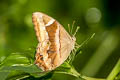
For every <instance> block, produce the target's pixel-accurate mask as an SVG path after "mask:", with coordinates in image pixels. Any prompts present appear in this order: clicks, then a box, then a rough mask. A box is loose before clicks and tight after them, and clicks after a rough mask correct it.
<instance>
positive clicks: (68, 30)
mask: <svg viewBox="0 0 120 80" xmlns="http://www.w3.org/2000/svg"><path fill="white" fill-rule="evenodd" d="M68 31H69V33H70V24H68Z"/></svg>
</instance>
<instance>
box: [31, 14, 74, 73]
mask: <svg viewBox="0 0 120 80" xmlns="http://www.w3.org/2000/svg"><path fill="white" fill-rule="evenodd" d="M32 21H33V24H34V29H35V32H36V36H37V40H38V45H37V49H36V55H35V58H36V60H35V64H36V65H37V66H38V67H40V68H41V69H42V70H43V71H49V70H54V69H55V68H57V67H58V66H60V65H61V64H62V63H63V62H64V61H65V60H66V59H67V58H68V56H69V55H70V53H71V51H72V50H73V49H74V45H75V41H76V38H75V37H74V36H73V37H71V36H70V35H69V34H68V32H67V31H66V30H65V29H64V27H63V26H62V25H61V24H60V23H59V22H58V21H56V20H55V19H54V18H52V17H50V16H48V15H46V14H44V13H41V12H35V13H33V15H32Z"/></svg>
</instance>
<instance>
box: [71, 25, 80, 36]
mask: <svg viewBox="0 0 120 80" xmlns="http://www.w3.org/2000/svg"><path fill="white" fill-rule="evenodd" d="M79 29H80V26H77V28H76V30H75V33H74V34H73V36H75V35H76V33H77V32H78V30H79Z"/></svg>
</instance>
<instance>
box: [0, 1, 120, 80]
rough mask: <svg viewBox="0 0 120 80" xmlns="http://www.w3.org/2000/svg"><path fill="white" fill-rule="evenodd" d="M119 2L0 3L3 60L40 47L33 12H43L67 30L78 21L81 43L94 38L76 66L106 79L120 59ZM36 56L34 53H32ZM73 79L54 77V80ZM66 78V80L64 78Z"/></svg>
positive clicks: (91, 74) (79, 41)
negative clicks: (34, 26) (68, 26)
mask: <svg viewBox="0 0 120 80" xmlns="http://www.w3.org/2000/svg"><path fill="white" fill-rule="evenodd" d="M119 2H120V1H119V0H0V61H2V60H3V59H4V58H5V57H7V56H8V55H10V54H11V53H12V52H21V51H23V50H27V49H28V48H31V47H34V48H35V47H36V46H37V39H36V36H35V31H34V28H33V24H32V13H33V12H36V11H40V12H43V13H46V14H48V15H49V16H51V17H53V18H55V19H56V20H58V21H59V22H60V23H61V24H62V25H63V26H64V27H65V29H66V30H68V28H67V25H68V24H72V22H73V21H74V20H75V21H76V23H75V27H76V26H77V25H78V26H80V30H79V31H78V33H77V35H76V38H77V43H79V44H81V43H82V42H83V41H85V40H86V39H87V38H88V37H89V36H91V35H92V34H93V33H96V35H95V37H94V38H93V39H91V40H90V41H89V42H88V43H87V44H86V45H84V46H83V47H82V48H81V50H82V54H79V55H77V58H76V59H75V60H74V64H73V65H74V66H75V68H76V70H77V71H78V72H80V73H81V74H83V75H86V76H91V77H97V78H106V77H107V76H108V75H109V73H110V72H111V70H112V69H113V67H114V66H115V64H116V62H117V61H118V59H119V58H120V5H119ZM33 54H34V53H33ZM61 76H64V80H67V79H68V80H69V78H71V77H72V76H69V75H62V74H54V75H53V79H54V80H56V79H57V80H62V79H63V77H61ZM65 76H66V77H65Z"/></svg>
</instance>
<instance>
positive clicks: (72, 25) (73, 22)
mask: <svg viewBox="0 0 120 80" xmlns="http://www.w3.org/2000/svg"><path fill="white" fill-rule="evenodd" d="M74 24H75V21H73V23H72V28H71V34H72V31H73V27H74Z"/></svg>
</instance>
